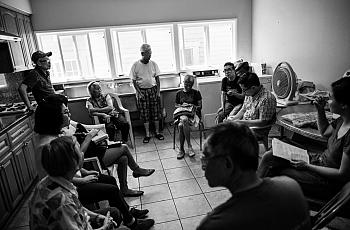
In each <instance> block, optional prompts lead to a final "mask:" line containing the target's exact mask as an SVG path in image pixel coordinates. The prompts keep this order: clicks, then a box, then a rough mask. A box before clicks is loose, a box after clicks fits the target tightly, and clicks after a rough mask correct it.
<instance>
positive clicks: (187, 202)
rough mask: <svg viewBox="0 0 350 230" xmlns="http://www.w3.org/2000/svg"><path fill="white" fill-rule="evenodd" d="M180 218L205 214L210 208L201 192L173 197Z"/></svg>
mask: <svg viewBox="0 0 350 230" xmlns="http://www.w3.org/2000/svg"><path fill="white" fill-rule="evenodd" d="M174 202H175V205H176V209H177V211H178V213H179V216H180V218H187V217H192V216H198V215H203V214H207V213H208V212H210V211H211V210H212V209H211V208H210V205H209V203H208V201H207V200H206V199H205V197H204V195H203V194H199V195H194V196H187V197H182V198H177V199H174Z"/></svg>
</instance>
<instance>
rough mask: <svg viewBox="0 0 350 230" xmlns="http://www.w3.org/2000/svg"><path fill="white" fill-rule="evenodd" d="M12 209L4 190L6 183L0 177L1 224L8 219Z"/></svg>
mask: <svg viewBox="0 0 350 230" xmlns="http://www.w3.org/2000/svg"><path fill="white" fill-rule="evenodd" d="M0 170H1V169H0ZM10 211H11V209H10V206H9V203H8V197H7V194H6V192H5V190H4V183H3V181H2V180H1V178H0V226H2V223H4V222H5V221H6V220H7V218H8V216H9V214H10Z"/></svg>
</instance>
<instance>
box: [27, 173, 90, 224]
mask: <svg viewBox="0 0 350 230" xmlns="http://www.w3.org/2000/svg"><path fill="white" fill-rule="evenodd" d="M29 217H30V229H32V230H36V229H40V230H42V229H47V230H50V229H55V230H61V229H62V230H63V229H74V230H76V229H79V230H92V227H91V225H90V224H89V222H88V220H89V219H88V215H87V213H86V211H85V209H84V208H83V206H82V204H81V203H80V201H79V200H78V192H77V190H76V187H75V186H74V185H73V184H72V183H71V182H69V181H68V180H66V179H64V178H62V177H50V176H48V177H45V178H44V179H42V180H41V181H40V182H39V184H38V185H37V187H36V188H35V190H34V193H33V195H32V197H31V199H30V203H29Z"/></svg>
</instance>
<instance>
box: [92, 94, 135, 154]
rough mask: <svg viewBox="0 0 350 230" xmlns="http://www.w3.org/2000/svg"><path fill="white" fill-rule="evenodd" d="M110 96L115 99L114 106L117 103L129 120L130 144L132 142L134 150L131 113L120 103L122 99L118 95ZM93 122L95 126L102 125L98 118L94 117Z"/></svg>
mask: <svg viewBox="0 0 350 230" xmlns="http://www.w3.org/2000/svg"><path fill="white" fill-rule="evenodd" d="M109 95H110V96H111V98H112V100H113V99H114V101H113V104H114V102H116V103H117V105H118V107H119V109H120V110H122V111H123V112H124V116H125V119H126V120H127V122H128V123H129V126H130V129H129V138H130V142H131V146H130V147H131V148H134V146H135V140H134V133H133V130H132V124H131V118H130V112H129V110H127V109H126V108H124V107H123V105H122V102H121V101H120V98H119V97H118V95H117V94H115V93H109ZM93 122H94V124H100V121H99V120H98V116H93Z"/></svg>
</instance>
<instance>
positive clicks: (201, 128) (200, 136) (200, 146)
mask: <svg viewBox="0 0 350 230" xmlns="http://www.w3.org/2000/svg"><path fill="white" fill-rule="evenodd" d="M179 122H180V121H179V119H177V120H175V121H174V122H173V125H174V135H173V149H175V144H176V130H177V128H178V124H179ZM190 127H193V126H190ZM191 130H192V128H191ZM198 130H199V150H200V151H202V142H203V140H202V136H203V133H204V124H203V121H202V118H200V119H199V124H198ZM204 134H205V133H204ZM204 138H205V137H204Z"/></svg>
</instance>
